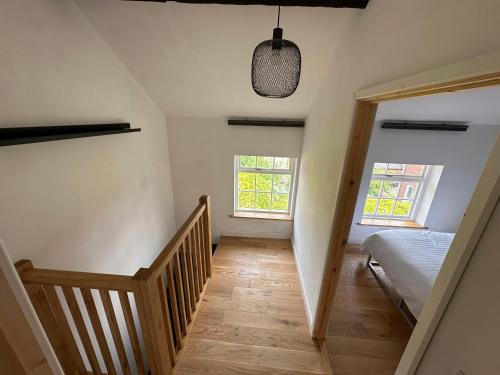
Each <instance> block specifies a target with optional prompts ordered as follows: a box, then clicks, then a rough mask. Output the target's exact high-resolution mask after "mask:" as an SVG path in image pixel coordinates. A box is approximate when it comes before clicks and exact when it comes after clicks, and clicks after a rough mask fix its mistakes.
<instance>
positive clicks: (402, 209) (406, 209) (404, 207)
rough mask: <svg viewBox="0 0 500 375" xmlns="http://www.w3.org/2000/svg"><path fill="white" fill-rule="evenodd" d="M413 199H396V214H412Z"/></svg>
mask: <svg viewBox="0 0 500 375" xmlns="http://www.w3.org/2000/svg"><path fill="white" fill-rule="evenodd" d="M411 206H412V201H396V205H395V206H394V213H393V215H395V216H410V211H411Z"/></svg>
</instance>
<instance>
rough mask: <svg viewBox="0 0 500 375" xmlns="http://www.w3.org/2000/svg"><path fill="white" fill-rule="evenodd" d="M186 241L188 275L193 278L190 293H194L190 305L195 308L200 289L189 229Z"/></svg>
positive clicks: (191, 234) (191, 233)
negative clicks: (189, 273)
mask: <svg viewBox="0 0 500 375" xmlns="http://www.w3.org/2000/svg"><path fill="white" fill-rule="evenodd" d="M187 243H188V247H187V248H188V252H187V255H188V258H189V260H188V261H189V267H190V269H191V272H192V274H191V275H190V276H192V278H193V285H191V287H192V289H191V293H192V294H193V295H194V297H195V301H194V302H193V305H192V306H191V307H192V308H193V310H194V309H196V302H198V301H199V299H200V290H199V288H198V287H199V284H198V267H197V265H196V255H195V252H194V241H193V231H192V230H191V232H189V233H188V235H187Z"/></svg>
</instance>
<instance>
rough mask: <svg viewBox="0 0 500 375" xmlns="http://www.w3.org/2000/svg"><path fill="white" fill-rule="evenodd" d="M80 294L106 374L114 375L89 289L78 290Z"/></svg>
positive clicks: (106, 344)
mask: <svg viewBox="0 0 500 375" xmlns="http://www.w3.org/2000/svg"><path fill="white" fill-rule="evenodd" d="M80 291H81V293H82V297H83V302H84V303H85V306H86V307H87V313H88V314H89V318H90V322H91V323H92V328H93V329H94V333H95V337H96V339H97V343H98V344H99V348H100V349H101V354H102V357H103V359H104V364H105V365H106V369H107V370H108V374H111V375H116V369H115V365H114V363H113V359H112V358H111V353H110V351H109V348H108V343H107V342H106V337H105V336H104V330H103V329H102V324H101V319H99V314H98V312H97V308H96V306H95V301H94V297H93V296H92V292H91V291H90V289H89V288H80Z"/></svg>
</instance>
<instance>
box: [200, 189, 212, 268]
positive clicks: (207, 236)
mask: <svg viewBox="0 0 500 375" xmlns="http://www.w3.org/2000/svg"><path fill="white" fill-rule="evenodd" d="M200 203H203V204H204V205H205V211H204V212H203V215H202V217H203V228H204V229H205V233H204V236H203V237H204V240H205V245H206V247H205V251H206V253H205V254H206V255H207V257H206V262H207V271H208V274H207V275H208V277H210V276H212V219H211V213H210V197H209V196H208V195H203V196H202V197H200Z"/></svg>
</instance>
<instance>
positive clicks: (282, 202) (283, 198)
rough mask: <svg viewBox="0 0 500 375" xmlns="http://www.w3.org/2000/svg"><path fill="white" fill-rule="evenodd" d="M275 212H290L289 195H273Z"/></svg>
mask: <svg viewBox="0 0 500 375" xmlns="http://www.w3.org/2000/svg"><path fill="white" fill-rule="evenodd" d="M272 209H273V211H288V194H273V207H272Z"/></svg>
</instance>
